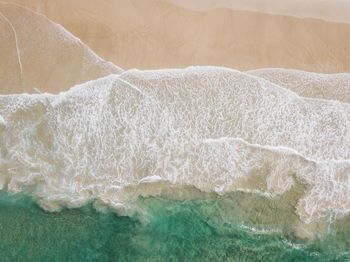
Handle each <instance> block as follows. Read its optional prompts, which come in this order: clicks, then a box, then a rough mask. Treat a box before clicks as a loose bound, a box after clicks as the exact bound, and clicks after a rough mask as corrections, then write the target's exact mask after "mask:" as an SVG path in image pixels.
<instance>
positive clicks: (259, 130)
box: [0, 67, 350, 223]
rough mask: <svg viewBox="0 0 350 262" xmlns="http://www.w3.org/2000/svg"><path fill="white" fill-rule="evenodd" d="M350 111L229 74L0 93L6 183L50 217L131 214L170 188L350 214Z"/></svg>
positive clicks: (154, 76) (307, 213) (131, 78)
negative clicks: (288, 199)
mask: <svg viewBox="0 0 350 262" xmlns="http://www.w3.org/2000/svg"><path fill="white" fill-rule="evenodd" d="M349 113H350V106H349V105H348V104H347V103H341V102H339V101H334V100H324V99H316V98H303V97H301V96H299V95H298V94H296V93H294V92H292V91H290V90H288V89H286V88H283V87H281V86H278V85H276V84H273V83H271V82H270V81H267V80H265V79H262V78H259V77H257V76H252V75H251V74H247V73H243V72H239V71H237V70H231V69H227V68H217V67H191V68H187V69H182V70H181V69H176V70H153V71H139V70H130V71H125V72H123V73H122V74H120V75H110V76H107V77H104V78H101V79H98V80H95V81H90V82H87V83H85V84H82V85H79V86H75V87H73V88H71V89H70V90H69V91H67V92H63V93H60V94H58V95H50V94H36V95H27V94H20V95H6V96H5V95H3V96H0V115H1V118H2V119H3V120H1V123H3V124H1V128H0V137H1V141H0V146H1V148H0V152H1V162H0V188H3V189H7V190H8V191H9V192H21V191H23V190H24V189H30V192H31V194H32V195H33V197H34V199H36V200H37V202H38V203H39V205H41V207H43V208H44V209H46V210H51V211H55V210H59V209H60V208H61V207H63V206H68V207H79V206H81V205H84V204H86V203H88V202H90V201H95V202H96V203H99V204H104V205H108V206H110V207H112V208H116V209H128V208H130V206H131V205H132V203H133V202H134V201H135V200H136V199H137V197H138V196H142V195H157V194H159V193H160V192H161V191H162V189H165V188H170V187H175V188H184V187H195V188H197V189H199V190H201V191H203V192H215V193H217V194H226V193H229V192H233V191H237V190H238V191H244V192H251V193H259V194H262V195H269V196H271V197H273V196H275V195H280V194H284V193H285V192H287V191H288V190H290V189H291V188H292V187H293V186H295V185H296V184H304V185H305V186H306V187H307V190H306V192H305V194H304V195H303V196H302V197H301V198H300V199H299V200H298V202H297V204H296V206H295V208H296V212H297V214H298V215H299V217H300V218H301V219H302V220H303V221H304V222H307V223H309V222H312V221H315V220H317V219H318V218H320V217H325V216H328V215H329V213H334V214H336V215H345V214H348V213H349V212H350V201H349V197H350V185H349V181H350V179H349V173H350V172H349V171H350V161H349V159H350V133H349V132H350V122H349V120H350V119H349V117H350V114H349Z"/></svg>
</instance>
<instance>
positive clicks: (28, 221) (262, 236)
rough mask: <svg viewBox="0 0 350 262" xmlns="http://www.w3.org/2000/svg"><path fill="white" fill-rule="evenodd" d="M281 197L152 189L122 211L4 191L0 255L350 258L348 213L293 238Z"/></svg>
mask: <svg viewBox="0 0 350 262" xmlns="http://www.w3.org/2000/svg"><path fill="white" fill-rule="evenodd" d="M286 198H288V196H286ZM289 200H290V199H289ZM283 201H284V200H283V199H278V200H266V199H264V198H261V197H257V196H253V195H245V194H242V193H236V194H233V195H230V196H226V197H218V196H208V197H206V198H203V199H191V200H181V201H180V200H171V199H167V198H164V197H163V198H162V197H157V198H155V197H150V198H140V199H139V200H138V201H137V208H136V209H135V210H136V211H135V212H134V213H133V214H132V215H130V216H120V215H117V214H115V213H113V212H98V211H96V210H95V209H94V208H93V207H92V206H85V207H82V208H80V209H72V210H68V209H67V210H62V211H61V212H57V213H48V212H45V211H43V210H42V209H40V208H39V207H38V206H37V205H36V204H35V203H34V202H33V201H32V200H31V199H30V198H28V197H25V196H23V195H16V196H9V195H7V194H5V193H2V194H0V222H1V224H0V255H1V257H0V260H1V261H348V260H350V255H349V254H347V253H346V251H348V250H350V239H349V236H350V229H349V228H350V226H349V225H350V222H349V219H343V220H342V221H339V222H337V223H335V224H333V225H332V226H331V229H330V231H329V232H328V233H327V234H324V235H322V236H320V237H317V238H316V239H315V240H313V241H306V240H298V239H296V238H295V237H293V234H292V233H290V228H291V227H292V225H293V223H296V221H297V218H296V217H295V216H294V215H293V213H292V211H291V210H292V209H291V208H288V207H283V203H284V202H283ZM247 206H249V207H250V209H247V208H244V210H243V207H247ZM259 208H262V209H264V210H265V211H264V212H262V210H260V209H259ZM259 214H260V215H259ZM262 225H263V227H262ZM251 226H254V227H255V228H256V230H250V229H249V227H251ZM259 226H260V228H259ZM276 229H278V230H276Z"/></svg>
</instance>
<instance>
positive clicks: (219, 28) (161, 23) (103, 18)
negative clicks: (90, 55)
mask: <svg viewBox="0 0 350 262" xmlns="http://www.w3.org/2000/svg"><path fill="white" fill-rule="evenodd" d="M10 2H12V3H17V4H21V5H23V6H27V7H29V8H31V9H33V10H35V11H37V12H39V13H42V14H44V15H46V16H47V17H49V18H50V19H52V20H53V21H55V22H57V23H59V24H62V25H63V26H64V27H65V28H67V29H68V30H69V31H70V32H72V33H73V34H74V35H76V36H77V37H79V38H80V39H81V40H82V42H84V43H86V44H87V45H88V46H89V47H91V48H92V50H93V51H94V52H96V53H97V54H98V55H100V56H101V57H102V58H104V59H105V60H108V61H112V62H113V63H115V64H116V65H118V66H120V67H122V68H124V69H129V68H141V69H155V68H173V67H186V66H189V65H218V66H226V67H231V68H236V69H239V70H249V69H256V68H265V67H284V68H294V69H301V70H307V71H313V72H323V73H335V72H348V71H349V70H350V59H349V58H350V25H349V24H346V23H334V22H330V21H326V20H327V19H328V20H334V16H336V17H339V19H338V20H339V21H344V19H346V17H345V18H344V14H343V13H344V12H345V14H347V11H346V10H347V9H346V6H345V7H344V2H343V1H339V2H337V3H334V2H333V1H332V4H333V5H332V6H333V7H334V8H332V9H331V10H332V12H328V13H327V12H326V11H327V6H329V3H330V2H329V1H328V2H327V3H328V4H327V3H325V4H323V5H320V6H319V7H318V8H314V7H315V5H311V4H310V5H309V8H307V7H305V6H307V5H306V4H304V5H301V7H300V9H301V10H306V11H305V12H306V14H303V13H300V11H298V10H294V11H293V8H291V9H290V10H292V11H290V12H289V13H290V15H293V16H301V17H303V16H306V15H308V16H310V17H311V18H297V17H292V16H287V15H286V12H284V11H283V8H284V9H288V8H287V7H288V6H290V5H292V3H293V1H284V2H285V3H289V5H286V6H284V5H278V4H276V5H274V6H275V8H274V9H276V10H266V8H267V7H269V6H271V5H263V6H265V9H261V8H260V9H259V8H258V7H254V5H253V4H254V3H257V2H256V1H251V4H250V6H248V7H249V8H250V9H252V10H254V8H255V10H261V12H255V11H242V10H233V9H232V7H226V8H224V7H225V6H223V5H222V6H219V7H220V8H219V9H209V10H206V11H195V10H190V9H188V8H184V7H181V6H179V5H174V4H172V3H168V2H166V1H163V0H150V1H141V0H134V1H129V0H107V1H103V2H101V1H98V0H86V1H82V0H62V1H53V0H43V1H38V0H11V1H10ZM179 2H180V1H178V3H179ZM275 2H276V1H275ZM299 2H300V1H299ZM208 3H212V2H208ZM222 3H224V2H222ZM245 3H248V2H245ZM276 3H277V2H276ZM266 6H267V7H266ZM310 7H312V8H310ZM242 9H243V8H242ZM270 9H271V8H270ZM338 9H339V10H342V12H343V13H341V11H339V12H338V13H339V14H338V13H337V10H338ZM288 10H289V9H288ZM328 10H329V9H328ZM262 12H275V13H279V14H284V15H271V14H267V13H262ZM293 12H294V13H293ZM342 17H343V18H342ZM320 18H322V19H320Z"/></svg>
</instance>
